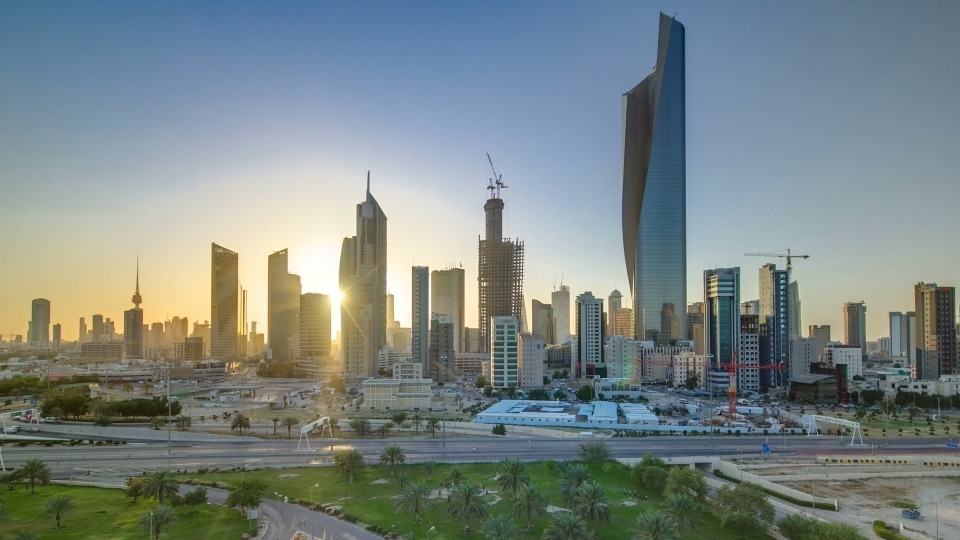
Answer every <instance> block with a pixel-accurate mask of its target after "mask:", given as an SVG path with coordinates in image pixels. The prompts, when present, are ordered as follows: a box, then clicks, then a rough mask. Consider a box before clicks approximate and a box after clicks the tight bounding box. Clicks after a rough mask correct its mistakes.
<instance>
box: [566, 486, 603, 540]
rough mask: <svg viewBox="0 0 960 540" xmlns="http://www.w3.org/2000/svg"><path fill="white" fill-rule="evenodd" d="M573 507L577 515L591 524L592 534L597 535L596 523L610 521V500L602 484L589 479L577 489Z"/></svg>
mask: <svg viewBox="0 0 960 540" xmlns="http://www.w3.org/2000/svg"><path fill="white" fill-rule="evenodd" d="M574 509H575V511H576V513H577V514H578V515H580V516H581V517H582V518H584V519H585V520H586V521H587V523H589V524H590V525H591V526H593V536H596V535H597V525H598V524H600V523H609V522H610V500H609V499H608V498H607V493H606V492H605V491H604V490H603V486H601V485H600V484H598V483H596V482H594V481H592V480H590V481H587V482H584V483H583V484H582V485H581V486H580V489H578V490H577V501H576V504H574Z"/></svg>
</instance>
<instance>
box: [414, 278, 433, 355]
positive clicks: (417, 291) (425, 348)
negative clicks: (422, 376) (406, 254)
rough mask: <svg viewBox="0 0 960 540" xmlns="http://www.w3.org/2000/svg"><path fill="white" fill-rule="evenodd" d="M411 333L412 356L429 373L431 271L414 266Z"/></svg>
mask: <svg viewBox="0 0 960 540" xmlns="http://www.w3.org/2000/svg"><path fill="white" fill-rule="evenodd" d="M411 275H412V281H411V289H410V290H411V295H412V298H411V300H412V302H411V303H412V313H411V318H410V321H411V333H410V354H411V356H412V357H413V361H414V362H420V363H421V364H423V370H424V372H428V371H429V362H430V269H429V268H428V267H426V266H414V267H413V270H412V272H411Z"/></svg>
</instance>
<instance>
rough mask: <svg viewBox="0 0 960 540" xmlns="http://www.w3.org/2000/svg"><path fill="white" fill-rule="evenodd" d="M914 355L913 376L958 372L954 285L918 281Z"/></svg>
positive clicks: (923, 376)
mask: <svg viewBox="0 0 960 540" xmlns="http://www.w3.org/2000/svg"><path fill="white" fill-rule="evenodd" d="M914 300H915V304H914V309H915V313H916V338H915V340H914V341H915V345H914V348H915V349H916V351H917V352H916V354H915V359H914V360H913V361H912V362H911V364H910V369H911V372H912V373H913V376H914V378H916V379H922V380H936V379H939V378H940V376H942V375H956V374H957V326H956V316H957V299H956V291H955V289H954V288H953V287H938V286H937V284H936V283H917V284H916V286H915V287H914Z"/></svg>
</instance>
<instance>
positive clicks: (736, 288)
mask: <svg viewBox="0 0 960 540" xmlns="http://www.w3.org/2000/svg"><path fill="white" fill-rule="evenodd" d="M703 291H704V306H705V309H704V311H705V318H706V325H705V326H706V331H705V332H704V338H705V341H706V344H705V347H704V351H705V354H706V355H707V358H708V361H709V363H710V365H711V366H712V367H713V366H715V367H718V368H719V367H720V365H726V364H729V363H730V362H734V361H735V360H736V359H735V358H734V350H735V349H736V348H737V347H738V344H739V341H740V268H716V269H713V270H704V272H703ZM737 363H739V362H737Z"/></svg>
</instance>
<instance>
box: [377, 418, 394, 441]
mask: <svg viewBox="0 0 960 540" xmlns="http://www.w3.org/2000/svg"><path fill="white" fill-rule="evenodd" d="M391 430H393V422H384V423H382V424H380V427H378V428H377V433H379V434H380V438H381V439H386V438H387V435H389V434H390V431H391Z"/></svg>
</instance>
